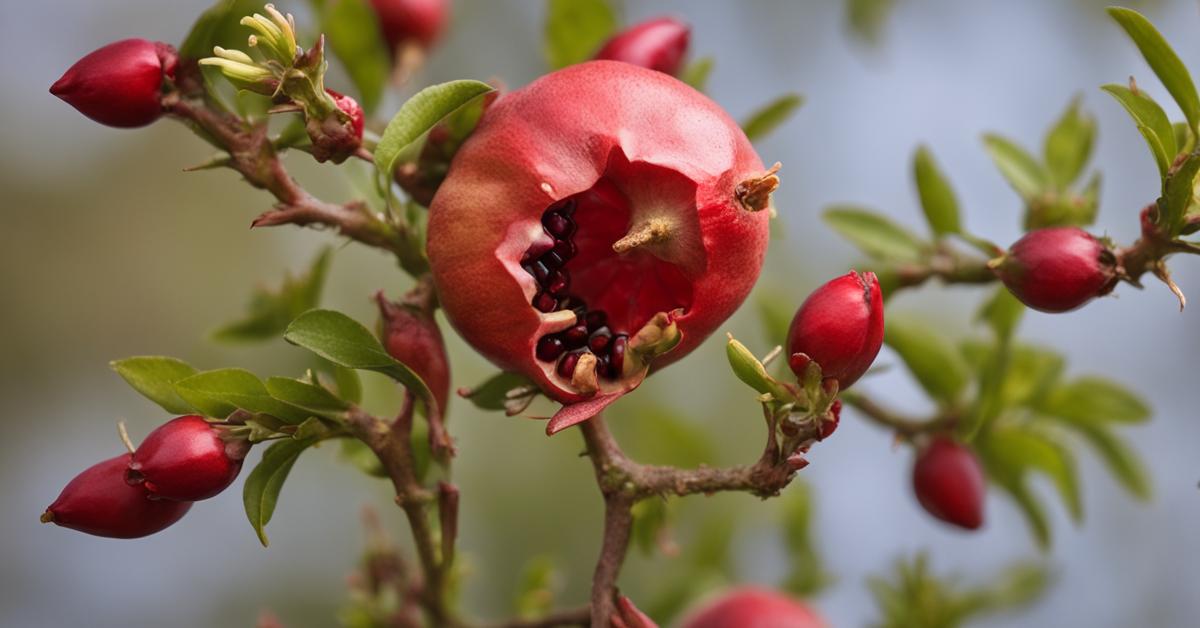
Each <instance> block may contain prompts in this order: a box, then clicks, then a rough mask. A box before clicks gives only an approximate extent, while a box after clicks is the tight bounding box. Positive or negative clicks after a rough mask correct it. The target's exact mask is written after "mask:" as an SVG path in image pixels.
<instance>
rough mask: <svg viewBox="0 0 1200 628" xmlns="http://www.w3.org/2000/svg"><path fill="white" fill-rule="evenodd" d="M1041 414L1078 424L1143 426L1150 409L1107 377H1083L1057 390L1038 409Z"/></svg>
mask: <svg viewBox="0 0 1200 628" xmlns="http://www.w3.org/2000/svg"><path fill="white" fill-rule="evenodd" d="M1038 410H1040V411H1041V412H1043V413H1045V414H1048V415H1051V416H1056V417H1060V418H1064V419H1069V420H1071V421H1075V422H1077V423H1085V424H1095V423H1101V422H1108V421H1114V422H1119V423H1141V422H1143V421H1145V420H1146V419H1149V418H1150V408H1149V406H1147V405H1146V402H1145V401H1143V400H1142V399H1141V398H1140V397H1138V396H1137V395H1136V394H1134V392H1133V391H1131V390H1129V389H1127V388H1125V387H1124V386H1122V385H1120V384H1118V383H1117V382H1114V381H1112V380H1109V379H1105V378H1103V377H1094V376H1091V377H1080V378H1079V379H1076V380H1073V381H1071V382H1068V383H1066V384H1063V385H1061V386H1058V387H1055V388H1054V389H1053V390H1052V391H1050V393H1049V395H1047V397H1046V399H1045V400H1044V401H1043V402H1042V403H1040V404H1039V405H1038Z"/></svg>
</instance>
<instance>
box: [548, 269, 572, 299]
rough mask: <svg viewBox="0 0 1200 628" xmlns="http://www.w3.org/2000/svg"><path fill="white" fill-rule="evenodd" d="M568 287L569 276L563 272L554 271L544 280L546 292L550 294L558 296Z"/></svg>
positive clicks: (569, 282)
mask: <svg viewBox="0 0 1200 628" xmlns="http://www.w3.org/2000/svg"><path fill="white" fill-rule="evenodd" d="M569 285H571V276H570V275H568V274H567V271H565V270H556V271H554V272H552V273H550V276H549V277H548V278H547V279H546V291H547V292H549V293H550V294H555V295H560V294H562V293H564V292H566V291H567V286H569Z"/></svg>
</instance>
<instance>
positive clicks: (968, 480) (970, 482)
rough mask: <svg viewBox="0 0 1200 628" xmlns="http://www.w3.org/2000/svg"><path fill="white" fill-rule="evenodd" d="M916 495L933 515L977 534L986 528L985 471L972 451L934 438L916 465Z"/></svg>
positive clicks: (914, 480)
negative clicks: (983, 527)
mask: <svg viewBox="0 0 1200 628" xmlns="http://www.w3.org/2000/svg"><path fill="white" fill-rule="evenodd" d="M912 481H913V491H914V492H916V494H917V501H919V502H921V506H922V507H923V508H924V509H925V510H926V511H928V512H929V514H931V515H933V516H934V517H937V518H938V519H941V520H942V521H945V522H947V523H952V524H954V525H956V526H959V527H962V528H966V529H968V530H975V529H977V528H979V526H981V525H983V497H984V491H985V482H984V478H983V469H981V468H980V466H979V460H978V459H976V458H975V454H974V453H973V452H972V451H971V450H970V448H968V447H966V446H964V445H961V444H959V443H956V442H955V441H954V440H952V439H951V438H950V437H948V436H937V437H934V439H933V441H932V442H930V443H929V445H928V446H926V447H925V449H924V450H922V451H921V453H920V454H918V455H917V460H916V462H915V463H914V464H913V476H912Z"/></svg>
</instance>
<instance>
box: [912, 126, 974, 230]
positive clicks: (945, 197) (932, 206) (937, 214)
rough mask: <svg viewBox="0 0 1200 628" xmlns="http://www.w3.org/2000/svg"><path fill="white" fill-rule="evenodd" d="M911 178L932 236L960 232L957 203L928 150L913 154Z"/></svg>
mask: <svg viewBox="0 0 1200 628" xmlns="http://www.w3.org/2000/svg"><path fill="white" fill-rule="evenodd" d="M913 177H914V178H915V179H916V181H917V194H918V195H919V196H920V197H921V209H923V210H924V211H925V219H926V220H928V221H929V227H930V228H931V229H932V230H933V234H934V235H935V236H942V235H946V234H947V233H961V232H962V226H961V225H959V219H958V200H957V199H955V198H954V190H953V189H952V188H951V187H950V182H949V181H947V180H946V177H945V175H943V174H942V171H941V170H940V169H939V168H938V165H937V162H935V161H934V160H933V154H932V153H931V152H929V148H928V147H926V146H921V147H919V148H917V152H916V153H915V154H914V155H913Z"/></svg>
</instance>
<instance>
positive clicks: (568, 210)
mask: <svg viewBox="0 0 1200 628" xmlns="http://www.w3.org/2000/svg"><path fill="white" fill-rule="evenodd" d="M575 207H576V205H575V199H574V198H569V199H567V200H565V201H563V203H562V204H561V205H559V206H558V207H556V208H555V211H557V212H559V213H561V214H563V215H564V216H570V215H571V214H574V213H575Z"/></svg>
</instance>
